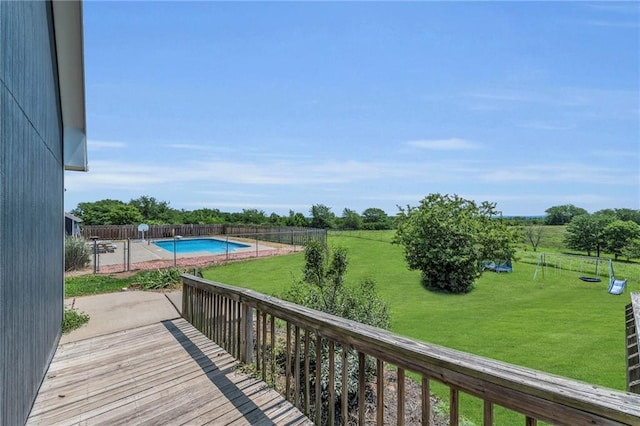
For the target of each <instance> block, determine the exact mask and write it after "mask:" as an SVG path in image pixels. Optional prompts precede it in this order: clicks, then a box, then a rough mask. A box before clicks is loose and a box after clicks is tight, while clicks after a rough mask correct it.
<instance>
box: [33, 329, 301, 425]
mask: <svg viewBox="0 0 640 426" xmlns="http://www.w3.org/2000/svg"><path fill="white" fill-rule="evenodd" d="M236 364H237V361H236V360H235V359H233V358H232V357H231V356H230V355H229V354H228V353H226V352H224V351H223V350H222V349H221V348H220V347H219V346H218V345H216V344H214V343H213V342H211V341H210V340H209V339H207V338H206V337H205V336H203V335H202V334H201V333H200V332H199V331H197V330H196V329H195V328H193V326H191V324H189V323H188V322H187V321H185V320H184V319H177V320H173V321H164V322H162V323H158V324H154V325H150V326H145V327H140V328H136V329H133V330H127V331H122V332H118V333H114V334H110V335H106V336H100V337H94V338H91V339H86V340H81V341H78V342H74V343H68V344H64V345H61V346H60V347H59V348H58V351H57V352H56V354H55V357H54V359H53V361H52V363H51V366H50V367H49V371H48V372H47V375H46V379H45V381H44V383H43V384H42V387H41V389H40V392H39V394H38V397H37V399H36V402H35V404H34V406H33V409H32V411H31V415H30V417H29V420H28V422H27V424H28V425H52V424H61V425H66V424H69V425H77V424H82V425H98V424H108V425H125V424H126V425H133V424H135V425H143V424H148V425H199V424H215V425H257V424H265V425H266V424H278V425H280V424H282V425H298V424H312V423H311V422H310V421H309V419H307V418H306V417H305V416H304V415H302V414H301V413H300V411H298V410H297V409H296V408H294V407H293V406H292V405H291V404H290V403H289V402H287V401H285V400H284V398H283V397H282V396H281V395H280V394H278V393H277V392H276V391H274V390H273V389H271V388H269V387H268V386H267V385H266V384H265V383H264V382H262V381H259V380H256V379H254V378H250V377H248V376H247V375H245V374H241V373H239V372H236V371H235V366H236Z"/></svg>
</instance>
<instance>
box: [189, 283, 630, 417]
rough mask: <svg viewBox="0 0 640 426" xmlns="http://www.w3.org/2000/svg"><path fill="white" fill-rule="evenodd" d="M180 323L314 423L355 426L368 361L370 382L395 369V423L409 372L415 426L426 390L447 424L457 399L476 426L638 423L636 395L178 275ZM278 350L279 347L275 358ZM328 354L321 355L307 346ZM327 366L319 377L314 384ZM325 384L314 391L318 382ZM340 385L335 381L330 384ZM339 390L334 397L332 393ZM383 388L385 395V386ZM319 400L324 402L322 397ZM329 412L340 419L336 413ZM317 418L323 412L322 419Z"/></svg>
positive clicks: (380, 401) (379, 388)
mask: <svg viewBox="0 0 640 426" xmlns="http://www.w3.org/2000/svg"><path fill="white" fill-rule="evenodd" d="M182 279H183V306H182V312H183V316H184V317H185V318H186V319H187V320H188V321H189V322H191V323H192V324H193V325H194V326H195V327H196V328H198V329H199V330H200V331H201V332H203V333H204V334H205V335H207V336H208V337H209V338H211V339H212V340H213V341H214V342H216V343H217V344H219V345H220V346H222V347H223V348H224V349H226V350H227V351H228V352H230V353H231V354H233V355H234V356H236V357H237V358H238V359H239V360H240V361H241V362H243V363H247V364H251V365H253V368H254V369H255V372H256V374H258V375H259V377H262V379H263V380H268V379H270V378H273V377H275V376H277V375H278V371H276V369H279V367H277V366H276V364H277V363H282V364H284V368H283V377H281V378H280V380H279V382H280V383H281V385H282V386H281V387H282V388H283V389H284V394H285V397H286V398H287V399H288V400H290V401H291V402H293V404H294V405H295V406H296V407H298V408H299V409H300V410H301V411H303V412H304V413H305V414H306V415H307V416H308V417H310V418H312V419H313V420H314V421H315V423H316V424H321V423H323V424H324V423H327V424H334V422H336V423H340V424H347V423H348V422H354V420H355V421H357V423H358V424H364V423H365V406H364V404H365V387H366V386H367V384H366V383H365V375H366V374H365V360H366V358H368V357H372V358H374V359H375V366H376V371H377V375H378V377H381V376H382V374H383V372H384V366H385V364H390V365H392V366H394V367H395V371H396V372H397V373H396V374H397V383H396V385H395V392H396V393H397V395H396V398H395V399H396V400H397V408H396V409H397V423H398V424H404V404H405V376H406V374H407V372H413V373H416V374H417V375H419V377H420V378H421V384H422V397H421V405H422V424H424V425H428V424H429V422H430V415H429V413H430V412H431V411H432V407H431V404H432V403H431V398H430V388H431V384H432V382H439V383H442V384H444V385H446V386H447V387H448V388H449V394H450V398H449V407H448V412H449V423H450V425H457V424H458V423H459V421H460V418H461V416H462V415H463V414H464V413H460V402H459V401H460V394H461V393H465V394H469V395H472V396H474V397H477V398H479V399H481V400H482V401H483V422H484V425H492V424H494V407H495V406H502V407H506V408H507V409H509V410H512V411H514V412H517V413H520V414H522V415H524V416H525V424H526V425H535V424H537V421H545V422H549V423H552V424H564V425H572V426H578V425H619V424H629V425H639V424H640V396H639V395H635V394H631V393H625V392H620V391H616V390H612V389H607V388H602V387H598V386H595V385H591V384H587V383H583V382H578V381H575V380H572V379H568V378H564V377H559V376H554V375H551V374H547V373H543V372H540V371H535V370H531V369H528V368H523V367H518V366H515V365H511V364H507V363H504V362H500V361H495V360H491V359H487V358H483V357H479V356H475V355H471V354H468V353H464V352H460V351H456V350H453V349H448V348H444V347H441V346H437V345H432V344H428V343H424V342H420V341H416V340H413V339H410V338H407V337H403V336H399V335H396V334H393V333H391V332H387V331H384V330H380V329H377V328H375V327H370V326H366V325H363V324H360V323H357V322H354V321H350V320H346V319H343V318H339V317H335V316H333V315H329V314H325V313H322V312H318V311H315V310H313V309H309V308H306V307H303V306H300V305H296V304H294V303H290V302H286V301H283V300H279V299H277V298H274V297H270V296H265V295H263V294H260V293H257V292H254V291H252V290H247V289H240V288H236V287H231V286H228V285H224V284H220V283H215V282H211V281H207V280H205V279H202V278H197V277H195V276H192V275H183V278H182ZM278 347H282V348H284V349H283V350H281V351H280V352H279V351H278V350H276V349H277V348H278ZM322 347H325V348H326V347H328V350H326V351H323V350H316V348H322ZM349 351H351V353H352V354H357V371H358V373H357V376H358V380H357V382H358V389H357V410H356V411H357V414H356V419H354V418H352V417H350V416H351V414H349V413H348V405H349V404H350V403H351V401H348V400H347V398H348V391H347V387H346V386H347V381H345V380H342V381H340V380H339V379H340V378H341V377H345V376H346V375H347V374H348V369H349V368H350V367H351V370H354V369H355V367H356V366H355V365H352V366H349V365H348V362H349V361H348V359H356V357H355V356H353V357H348V356H347V355H348V353H349ZM323 363H324V366H325V367H326V366H328V367H329V368H328V369H325V371H328V373H327V374H328V377H324V378H321V374H322V372H321V370H322V368H316V366H321V365H323ZM323 380H324V381H325V384H324V385H322V384H321V382H322V381H323ZM383 382H384V381H383V380H376V395H377V396H376V398H377V404H376V422H377V424H379V425H380V424H383V423H384V419H385V417H384V410H385V409H386V407H385V404H384V392H385V388H384V383H383ZM339 383H341V384H339ZM340 386H341V388H342V392H338V393H340V394H341V396H340V397H339V398H338V397H337V396H336V392H335V390H334V389H335V388H336V387H337V388H338V389H340ZM387 390H388V389H387ZM321 398H325V399H326V400H323V399H321ZM336 405H337V406H338V410H339V413H340V415H339V416H336V415H335V414H336V413H335V407H336ZM323 411H324V412H323Z"/></svg>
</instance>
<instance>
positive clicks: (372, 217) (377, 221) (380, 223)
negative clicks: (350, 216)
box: [362, 207, 391, 230]
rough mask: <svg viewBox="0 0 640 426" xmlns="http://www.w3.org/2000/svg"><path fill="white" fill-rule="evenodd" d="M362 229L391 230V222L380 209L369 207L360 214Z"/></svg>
mask: <svg viewBox="0 0 640 426" xmlns="http://www.w3.org/2000/svg"><path fill="white" fill-rule="evenodd" d="M362 227H363V228H364V229H373V230H380V229H391V220H390V219H389V216H388V215H387V212H385V211H384V210H382V209H378V208H375V207H370V208H368V209H366V210H365V211H363V212H362Z"/></svg>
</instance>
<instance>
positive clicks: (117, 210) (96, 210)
mask: <svg viewBox="0 0 640 426" xmlns="http://www.w3.org/2000/svg"><path fill="white" fill-rule="evenodd" d="M71 213H73V214H74V215H76V216H78V217H80V218H81V219H82V221H83V224H84V225H131V224H137V223H141V222H142V219H143V217H142V214H141V213H140V212H139V211H138V209H137V208H135V207H134V206H132V205H129V204H125V203H123V202H122V201H119V200H110V199H105V200H100V201H95V202H85V203H79V204H78V207H76V208H75V209H74V210H72V211H71Z"/></svg>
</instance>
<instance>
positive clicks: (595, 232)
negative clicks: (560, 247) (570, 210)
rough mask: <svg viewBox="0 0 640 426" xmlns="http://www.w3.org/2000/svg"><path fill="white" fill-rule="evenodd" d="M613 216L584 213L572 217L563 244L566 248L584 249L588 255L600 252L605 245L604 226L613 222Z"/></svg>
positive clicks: (598, 254)
mask: <svg viewBox="0 0 640 426" xmlns="http://www.w3.org/2000/svg"><path fill="white" fill-rule="evenodd" d="M613 220H614V219H613V217H611V216H609V215H606V214H591V215H589V214H586V215H579V216H576V217H574V218H573V219H572V220H571V222H570V223H569V225H567V232H566V234H565V244H566V245H567V247H568V248H570V249H573V250H579V251H586V252H587V255H588V256H591V253H593V252H596V256H598V257H600V252H601V251H602V249H604V248H605V247H606V244H607V243H606V237H605V231H604V230H605V227H606V226H607V225H608V224H609V223H611V222H613Z"/></svg>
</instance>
